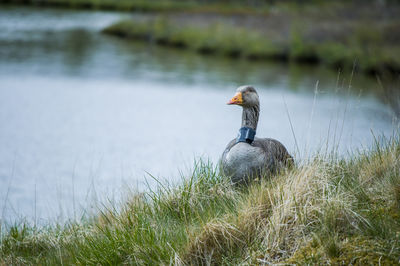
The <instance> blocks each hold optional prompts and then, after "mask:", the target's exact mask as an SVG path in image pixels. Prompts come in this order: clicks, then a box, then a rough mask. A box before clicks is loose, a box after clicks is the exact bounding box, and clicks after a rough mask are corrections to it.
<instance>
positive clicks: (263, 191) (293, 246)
mask: <svg viewBox="0 0 400 266" xmlns="http://www.w3.org/2000/svg"><path fill="white" fill-rule="evenodd" d="M399 158H400V137H399V136H398V135H396V136H395V137H392V138H390V139H385V138H379V139H376V142H375V144H374V147H372V149H371V150H368V151H360V152H358V153H355V154H353V156H350V157H349V158H347V159H342V158H338V157H335V156H332V155H329V156H322V155H316V156H315V157H314V159H313V160H310V161H308V162H305V163H303V164H299V165H298V166H294V167H293V168H291V169H287V170H285V171H282V172H280V173H278V174H276V176H273V177H271V178H261V179H260V180H258V181H256V182H253V183H252V184H250V185H249V186H248V187H235V186H232V185H231V184H230V181H229V179H228V178H226V177H224V176H222V175H221V174H220V173H219V168H218V166H214V165H212V164H211V163H210V162H204V161H199V162H196V163H195V165H194V168H193V172H192V173H191V174H190V175H188V176H186V177H183V179H182V180H181V182H180V183H179V184H178V185H171V184H165V183H164V182H160V181H158V182H159V185H158V187H157V188H153V190H150V189H149V191H148V192H146V193H136V194H133V195H132V196H131V199H130V200H128V201H127V202H126V203H123V204H121V206H119V207H118V208H117V207H116V206H110V207H104V208H102V209H101V210H100V212H99V214H98V215H97V216H94V217H91V218H86V219H85V220H83V221H80V222H70V223H68V224H64V225H49V226H47V227H41V228H35V227H32V226H30V225H28V224H21V225H15V226H11V227H8V229H7V232H4V233H3V237H2V238H1V245H0V264H150V265H153V264H156V265H158V264H180V265H182V264H213V265H220V264H276V263H283V264H366V263H367V264H368V263H372V264H379V263H380V264H385V265H391V264H398V263H399V260H400V204H399V194H400V189H399V187H400V162H399V161H400V160H399Z"/></svg>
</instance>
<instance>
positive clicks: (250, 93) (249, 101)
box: [227, 85, 260, 108]
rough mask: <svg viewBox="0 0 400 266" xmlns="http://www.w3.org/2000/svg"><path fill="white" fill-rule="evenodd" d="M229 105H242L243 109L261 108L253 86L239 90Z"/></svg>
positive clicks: (242, 87)
mask: <svg viewBox="0 0 400 266" xmlns="http://www.w3.org/2000/svg"><path fill="white" fill-rule="evenodd" d="M227 104H229V105H240V106H242V107H243V108H252V107H255V106H259V104H260V100H259V98H258V94H257V91H256V90H255V89H254V87H253V86H249V85H244V86H240V87H239V88H237V90H236V94H235V95H234V96H233V97H232V99H231V100H230V101H229V102H228V103H227Z"/></svg>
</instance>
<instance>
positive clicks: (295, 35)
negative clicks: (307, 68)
mask: <svg viewBox="0 0 400 266" xmlns="http://www.w3.org/2000/svg"><path fill="white" fill-rule="evenodd" d="M180 24H182V23H180ZM103 32H104V33H106V34H111V35H117V36H120V37H124V38H130V39H137V40H141V41H148V42H155V43H157V44H160V45H166V46H171V47H178V48H180V49H189V50H192V51H194V52H198V53H202V54H216V55H225V56H230V57H237V58H247V59H250V60H280V61H295V62H301V63H313V64H315V63H321V64H325V65H327V66H330V67H332V68H334V69H336V70H337V69H338V68H340V69H348V70H352V69H353V68H354V66H356V70H357V71H358V70H359V71H361V72H364V73H367V74H386V73H392V74H396V73H400V57H398V56H396V55H397V54H399V53H400V50H399V48H398V47H397V46H396V45H389V44H387V43H385V42H384V41H383V40H382V37H381V36H380V35H382V34H381V33H380V29H378V28H377V29H372V28H371V29H370V30H368V31H367V30H365V26H362V25H360V26H358V27H356V28H355V34H349V35H348V36H347V37H346V39H345V40H344V41H335V40H326V41H317V40H314V39H313V38H309V37H306V36H305V33H303V32H301V31H300V30H298V29H295V28H294V29H293V30H292V32H291V35H290V38H288V39H287V40H280V41H278V40H277V39H276V38H274V37H271V36H267V35H266V34H265V33H261V32H260V31H258V30H250V29H249V28H245V27H237V26H236V27H233V26H230V25H227V24H224V23H213V24H209V25H208V26H196V25H191V24H190V23H188V24H187V25H184V26H182V25H178V24H176V23H174V22H172V21H170V20H168V19H166V18H163V17H159V18H157V19H154V20H150V21H145V22H143V21H142V22H135V21H133V20H124V21H120V22H117V23H115V24H113V25H111V26H109V27H107V28H105V29H104V30H103Z"/></svg>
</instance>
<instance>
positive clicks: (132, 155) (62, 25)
mask: <svg viewBox="0 0 400 266" xmlns="http://www.w3.org/2000/svg"><path fill="white" fill-rule="evenodd" d="M128 16H132V15H128V14H119V13H109V12H86V11H84V12H82V11H68V10H55V9H33V8H15V7H1V8H0V147H1V149H0V211H1V218H2V220H3V221H6V222H8V223H9V222H12V221H18V220H21V219H26V220H27V221H31V222H32V221H33V222H38V223H45V222H46V221H49V220H51V221H54V220H65V219H66V218H76V217H77V216H79V215H81V214H82V211H83V210H91V209H96V206H98V203H99V202H100V203H104V202H108V201H114V200H115V201H118V200H120V199H121V195H123V194H124V193H126V191H127V188H130V189H132V190H143V189H146V187H147V186H148V185H149V186H150V187H151V186H153V185H154V183H155V181H154V180H153V179H152V178H149V176H148V174H147V173H150V174H151V175H153V176H155V177H158V178H160V179H164V180H168V181H170V182H177V180H179V176H180V174H183V175H185V174H188V173H189V172H190V169H191V167H192V166H193V161H194V159H198V158H204V159H209V160H210V161H212V162H214V163H217V161H218V158H219V156H220V155H221V153H222V151H223V149H224V147H225V145H226V144H227V143H228V142H229V140H230V139H232V138H234V137H235V136H236V133H237V130H238V129H239V127H240V122H241V110H240V108H239V107H237V106H227V105H226V102H227V101H228V100H229V99H230V97H231V96H233V94H234V92H235V89H236V87H238V86H239V85H243V84H253V85H254V86H255V87H256V88H257V89H258V92H259V95H260V99H261V116H260V122H259V127H258V131H257V135H258V136H260V137H262V136H265V137H267V136H268V137H272V138H276V139H278V140H280V141H281V142H282V143H284V144H285V145H286V147H287V148H288V150H289V151H290V152H291V153H292V154H296V158H297V159H299V158H306V157H307V156H309V155H310V154H311V153H313V152H316V151H318V150H320V149H322V150H323V149H325V148H326V145H327V144H326V143H328V144H329V146H330V147H337V148H338V150H339V152H340V154H342V155H344V156H345V154H346V152H347V151H352V150H355V149H363V148H366V147H369V146H370V145H371V144H372V143H373V135H372V134H371V131H373V132H374V134H375V135H381V134H386V135H391V134H392V132H393V130H394V127H395V126H396V124H395V123H394V122H393V121H394V111H393V109H392V108H391V107H390V105H388V104H386V103H385V101H384V100H382V99H383V98H382V97H381V96H380V94H377V93H375V92H374V91H376V87H377V86H378V85H377V82H376V81H374V80H373V79H370V78H366V77H363V76H360V75H355V76H353V77H352V78H351V75H350V73H341V74H339V73H338V72H335V71H331V70H327V69H323V68H315V67H310V66H294V65H289V66H288V65H284V64H277V63H261V62H249V61H246V60H233V59H232V60H231V59H227V58H223V57H207V56H205V57H204V56H199V55H196V54H194V53H191V52H187V51H179V50H170V49H167V48H162V47H157V46H154V45H149V44H143V43H135V42H129V41H125V40H120V39H116V38H113V37H109V36H104V35H102V34H101V33H100V30H101V29H102V28H103V27H105V26H107V25H109V24H111V23H112V22H114V21H117V20H118V19H120V18H122V17H128ZM136 16H141V15H136ZM285 106H287V107H285ZM289 117H290V120H291V123H292V127H293V132H292V129H291V125H290V122H289ZM293 133H294V134H293ZM293 135H295V137H296V139H297V142H298V148H297V147H296V144H295V140H294V136H293Z"/></svg>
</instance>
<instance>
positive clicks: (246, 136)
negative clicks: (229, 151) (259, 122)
mask: <svg viewBox="0 0 400 266" xmlns="http://www.w3.org/2000/svg"><path fill="white" fill-rule="evenodd" d="M255 135H256V131H255V130H254V129H252V128H249V127H241V128H240V129H239V136H238V138H237V140H236V143H239V142H247V143H249V144H251V143H252V142H253V140H254V137H255Z"/></svg>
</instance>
